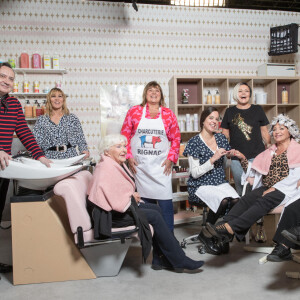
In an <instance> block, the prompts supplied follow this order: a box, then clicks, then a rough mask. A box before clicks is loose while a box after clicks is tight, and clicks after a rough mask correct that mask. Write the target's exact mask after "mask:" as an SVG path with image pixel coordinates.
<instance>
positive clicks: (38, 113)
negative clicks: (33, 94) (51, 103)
mask: <svg viewBox="0 0 300 300" xmlns="http://www.w3.org/2000/svg"><path fill="white" fill-rule="evenodd" d="M35 112H36V116H37V117H39V116H41V115H43V109H42V107H41V106H40V104H39V103H37V106H36V110H35Z"/></svg>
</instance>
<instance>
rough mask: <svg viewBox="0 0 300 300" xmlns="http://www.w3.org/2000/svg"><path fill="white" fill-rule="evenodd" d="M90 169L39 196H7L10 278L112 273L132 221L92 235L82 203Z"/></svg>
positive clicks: (34, 280) (118, 263)
mask: <svg viewBox="0 0 300 300" xmlns="http://www.w3.org/2000/svg"><path fill="white" fill-rule="evenodd" d="M91 179H92V175H91V173H90V172H88V171H81V172H78V173H76V174H75V175H73V176H71V177H68V178H66V179H63V180H62V181H60V182H58V183H57V184H56V185H55V186H54V189H53V190H52V191H49V192H48V193H46V194H44V195H38V196H34V197H32V196H22V197H12V199H11V202H12V203H11V212H12V248H13V269H14V272H13V282H14V284H28V283H40V282H53V281H66V280H80V279H93V278H97V277H101V276H116V275H117V274H118V273H119V271H120V268H121V266H122V263H123V261H124V259H125V256H126V253H127V251H128V249H129V247H130V244H131V242H132V238H131V237H132V235H133V234H134V233H136V231H137V230H138V227H137V226H130V227H126V228H115V229H112V237H111V238H110V239H106V240H95V239H94V231H93V228H92V222H91V219H90V216H89V214H88V212H87V209H86V196H87V189H88V186H89V183H90V181H91Z"/></svg>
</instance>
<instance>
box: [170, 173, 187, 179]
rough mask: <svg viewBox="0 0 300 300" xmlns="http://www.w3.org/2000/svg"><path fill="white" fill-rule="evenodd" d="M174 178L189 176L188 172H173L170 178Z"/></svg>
mask: <svg viewBox="0 0 300 300" xmlns="http://www.w3.org/2000/svg"><path fill="white" fill-rule="evenodd" d="M176 178H189V173H188V172H180V173H173V174H172V179H176Z"/></svg>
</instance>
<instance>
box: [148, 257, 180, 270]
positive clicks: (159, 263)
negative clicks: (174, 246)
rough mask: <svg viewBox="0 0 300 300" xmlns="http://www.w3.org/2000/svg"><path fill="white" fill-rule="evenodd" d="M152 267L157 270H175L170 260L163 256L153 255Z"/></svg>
mask: <svg viewBox="0 0 300 300" xmlns="http://www.w3.org/2000/svg"><path fill="white" fill-rule="evenodd" d="M151 268H152V269H153V270H155V271H160V270H174V268H173V267H172V265H171V264H170V263H169V261H168V260H167V259H166V258H165V257H164V256H163V255H161V256H159V257H153V260H152V265H151Z"/></svg>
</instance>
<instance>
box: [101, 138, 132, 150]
mask: <svg viewBox="0 0 300 300" xmlns="http://www.w3.org/2000/svg"><path fill="white" fill-rule="evenodd" d="M122 142H124V143H125V144H127V138H126V137H125V136H124V135H122V134H109V135H106V136H105V137H104V138H103V139H102V140H101V142H100V144H99V152H100V154H104V152H106V151H108V150H109V148H110V147H112V146H114V145H117V144H120V143H122Z"/></svg>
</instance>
